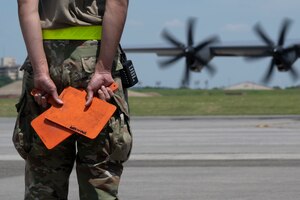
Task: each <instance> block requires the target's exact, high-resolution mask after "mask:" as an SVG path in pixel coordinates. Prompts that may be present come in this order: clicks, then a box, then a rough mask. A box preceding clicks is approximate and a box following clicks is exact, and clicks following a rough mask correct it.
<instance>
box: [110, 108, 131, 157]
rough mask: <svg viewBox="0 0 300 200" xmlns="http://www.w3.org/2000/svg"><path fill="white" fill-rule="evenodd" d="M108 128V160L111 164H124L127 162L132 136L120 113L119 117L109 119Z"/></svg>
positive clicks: (125, 120) (126, 122)
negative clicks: (109, 130)
mask: <svg viewBox="0 0 300 200" xmlns="http://www.w3.org/2000/svg"><path fill="white" fill-rule="evenodd" d="M109 127H110V128H111V132H110V133H109V139H110V152H111V153H110V155H109V159H110V161H112V162H125V161H127V160H128V158H129V155H130V152H131V148H132V134H131V131H130V128H129V123H128V120H127V119H126V118H125V117H124V114H123V113H122V114H120V116H114V117H112V118H111V119H110V121H109Z"/></svg>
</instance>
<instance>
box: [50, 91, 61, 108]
mask: <svg viewBox="0 0 300 200" xmlns="http://www.w3.org/2000/svg"><path fill="white" fill-rule="evenodd" d="M51 97H52V98H50V99H49V103H50V104H51V105H55V104H58V105H63V104H64V102H63V101H62V100H61V99H60V98H59V97H58V94H57V92H56V91H54V92H53V93H52V94H51Z"/></svg>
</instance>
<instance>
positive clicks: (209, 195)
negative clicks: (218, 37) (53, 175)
mask: <svg viewBox="0 0 300 200" xmlns="http://www.w3.org/2000/svg"><path fill="white" fill-rule="evenodd" d="M299 122H300V116H298V115H296V116H251V117H249V116H238V117H236V116H231V117H133V118H132V121H131V124H132V129H133V134H134V146H133V151H132V155H131V157H130V160H129V161H128V162H127V163H126V164H125V165H126V167H125V169H124V173H123V177H122V180H121V185H120V190H119V194H120V199H124V200H129V199H130V200H141V199H143V200H150V199H151V200H152V199H156V200H165V199H172V200H184V199H190V200H199V199H204V200H224V199H228V200H282V199H285V200H297V199H299V196H300V190H299V185H300V167H299V166H300V134H299V130H300V123H299ZM0 126H1V130H0V169H1V171H0V187H1V190H0V199H5V200H16V199H22V198H23V193H24V186H23V185H24V176H23V174H24V161H23V160H21V159H20V157H19V156H18V155H17V153H16V151H15V150H14V148H13V144H12V143H11V134H12V129H13V126H14V118H0ZM77 194H78V187H77V183H76V176H75V173H74V171H73V173H72V175H71V182H70V192H69V199H70V200H78V199H79V198H78V195H77Z"/></svg>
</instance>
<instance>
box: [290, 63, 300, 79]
mask: <svg viewBox="0 0 300 200" xmlns="http://www.w3.org/2000/svg"><path fill="white" fill-rule="evenodd" d="M289 72H290V76H291V77H292V79H293V81H296V80H297V79H298V78H299V73H298V72H297V71H296V70H295V68H294V67H293V66H291V68H290V70H289Z"/></svg>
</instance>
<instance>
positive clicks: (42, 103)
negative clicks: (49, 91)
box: [40, 95, 48, 108]
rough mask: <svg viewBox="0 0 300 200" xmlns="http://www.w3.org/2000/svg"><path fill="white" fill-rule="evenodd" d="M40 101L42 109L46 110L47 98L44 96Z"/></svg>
mask: <svg viewBox="0 0 300 200" xmlns="http://www.w3.org/2000/svg"><path fill="white" fill-rule="evenodd" d="M47 96H48V95H47ZM40 99H41V105H42V107H43V108H46V107H47V106H48V103H47V97H46V96H42V97H41V98H40Z"/></svg>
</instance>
